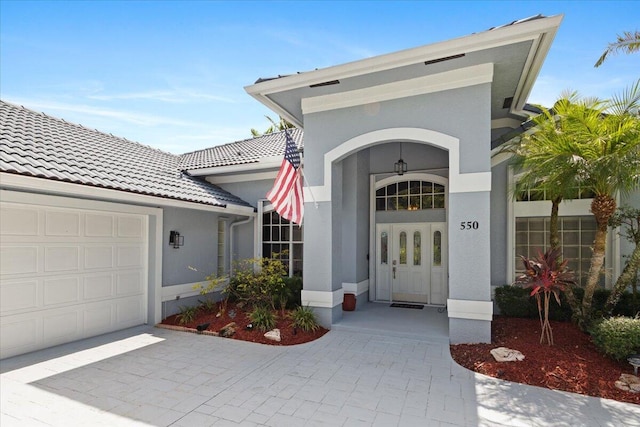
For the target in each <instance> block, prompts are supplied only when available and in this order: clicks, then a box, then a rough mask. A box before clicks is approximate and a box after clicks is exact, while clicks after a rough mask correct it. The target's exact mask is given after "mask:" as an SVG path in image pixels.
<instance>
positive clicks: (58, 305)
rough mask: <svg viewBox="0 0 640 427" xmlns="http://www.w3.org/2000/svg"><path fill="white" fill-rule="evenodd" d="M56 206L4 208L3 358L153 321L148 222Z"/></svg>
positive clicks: (0, 325) (140, 216) (0, 309)
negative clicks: (148, 319) (149, 295)
mask: <svg viewBox="0 0 640 427" xmlns="http://www.w3.org/2000/svg"><path fill="white" fill-rule="evenodd" d="M51 199H56V200H57V198H52V197H49V198H48V200H51ZM61 199H62V198H61ZM34 203H37V202H34ZM74 203H75V202H74ZM53 204H56V206H44V205H36V204H31V203H13V202H6V201H2V202H0V212H1V214H2V216H1V220H2V221H1V222H2V224H0V225H1V228H0V231H1V232H2V236H1V237H2V246H1V247H0V262H1V263H0V266H1V271H0V272H1V277H0V279H1V280H0V298H1V301H0V332H1V333H0V335H1V338H2V341H1V342H2V348H0V358H5V357H10V356H14V355H17V354H22V353H25V352H28V351H33V350H38V349H41V348H45V347H49V346H52V345H57V344H61V343H64V342H69V341H73V340H76V339H81V338H85V337H90V336H94V335H98V334H103V333H107V332H112V331H115V330H118V329H122V328H126V327H130V326H135V325H139V324H142V323H145V322H146V317H147V311H146V308H147V307H146V304H147V301H146V298H147V268H148V265H147V263H148V260H147V247H148V236H147V227H148V221H147V216H146V215H144V214H133V213H131V214H130V213H123V212H116V211H113V212H111V211H98V210H90V209H81V208H75V207H74V208H71V207H69V208H67V207H63V206H64V202H62V201H61V202H60V203H59V204H57V203H53Z"/></svg>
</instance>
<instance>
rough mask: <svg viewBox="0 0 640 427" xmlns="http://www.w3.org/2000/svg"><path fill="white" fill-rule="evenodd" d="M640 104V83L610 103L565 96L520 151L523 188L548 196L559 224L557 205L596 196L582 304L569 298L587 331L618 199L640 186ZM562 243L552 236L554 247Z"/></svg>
mask: <svg viewBox="0 0 640 427" xmlns="http://www.w3.org/2000/svg"><path fill="white" fill-rule="evenodd" d="M639 100H640V81H639V82H637V83H636V84H635V85H634V86H632V88H631V89H629V90H628V91H627V92H625V93H623V94H622V96H619V97H614V98H613V100H612V101H608V102H604V101H600V100H598V99H580V98H578V97H577V95H575V94H571V95H570V96H564V97H562V98H561V99H560V100H559V101H558V102H557V103H556V104H555V105H554V109H553V112H551V111H544V110H543V114H542V115H541V116H539V117H538V118H536V120H537V121H536V125H537V126H538V129H537V132H534V133H532V134H531V135H528V136H524V137H523V138H522V141H521V142H520V144H519V146H518V147H517V148H515V151H514V152H515V154H516V155H515V156H514V164H515V165H516V166H517V167H520V168H522V170H524V174H523V177H522V178H521V180H520V181H521V182H522V184H520V185H521V186H527V185H528V186H533V187H534V188H536V189H539V190H540V189H542V190H545V191H546V192H547V195H548V196H549V198H551V199H552V214H553V215H552V218H553V216H554V215H555V216H556V220H557V205H559V202H560V201H561V200H562V199H563V198H570V197H572V196H573V194H575V189H576V188H581V189H582V190H588V191H590V192H592V193H593V194H594V199H593V202H592V204H591V212H592V213H593V215H594V217H595V220H596V226H597V227H596V236H595V241H594V244H593V253H592V258H591V265H590V268H589V273H588V277H587V283H586V285H585V292H584V297H583V300H582V304H581V305H580V306H578V305H577V304H575V300H574V299H573V298H572V293H571V292H570V291H569V292H568V294H567V296H568V297H569V303H570V304H571V306H572V309H573V310H574V317H575V320H577V321H578V323H579V324H580V325H581V326H583V327H585V326H587V323H588V321H589V318H590V315H591V304H592V300H593V293H594V291H595V289H596V287H597V284H598V281H599V280H598V279H599V277H600V273H601V271H602V267H603V264H604V255H605V242H606V238H607V231H608V223H609V220H610V218H611V216H612V215H613V214H614V212H615V210H616V201H615V196H616V194H617V193H618V192H625V191H630V190H632V189H634V188H637V187H638V186H639V185H640V118H639V117H638V105H639ZM537 134H539V135H538V136H536V135H537ZM520 189H522V187H521V188H520ZM517 190H518V188H516V191H517ZM572 193H573V194H572ZM557 244H558V241H557V240H555V239H554V238H552V245H556V246H557ZM572 300H573V301H572Z"/></svg>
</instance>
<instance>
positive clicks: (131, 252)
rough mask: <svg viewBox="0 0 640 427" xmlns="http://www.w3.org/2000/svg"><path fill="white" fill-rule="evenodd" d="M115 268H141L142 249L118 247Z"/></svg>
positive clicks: (137, 247)
mask: <svg viewBox="0 0 640 427" xmlns="http://www.w3.org/2000/svg"><path fill="white" fill-rule="evenodd" d="M116 250H117V252H118V255H117V260H118V262H117V264H116V267H141V266H142V265H143V262H144V260H143V258H142V252H143V250H142V247H140V246H120V247H118V248H117V249H116Z"/></svg>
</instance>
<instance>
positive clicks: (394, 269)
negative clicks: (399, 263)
mask: <svg viewBox="0 0 640 427" xmlns="http://www.w3.org/2000/svg"><path fill="white" fill-rule="evenodd" d="M392 270H393V278H394V280H395V278H396V267H395V266H394V267H393V269H392Z"/></svg>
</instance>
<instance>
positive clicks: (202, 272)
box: [162, 208, 218, 286]
mask: <svg viewBox="0 0 640 427" xmlns="http://www.w3.org/2000/svg"><path fill="white" fill-rule="evenodd" d="M171 230H175V231H178V232H180V235H181V236H184V246H180V248H178V249H174V248H173V246H170V245H169V231H171ZM217 233H218V214H215V213H211V212H206V211H196V210H189V209H180V208H165V209H164V224H163V236H165V240H166V241H165V242H163V245H164V248H163V251H162V286H171V285H178V284H184V283H194V282H198V281H201V280H204V278H205V276H207V275H209V274H211V273H212V272H215V271H216V270H217V268H218V265H217V256H218V234H217Z"/></svg>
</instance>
